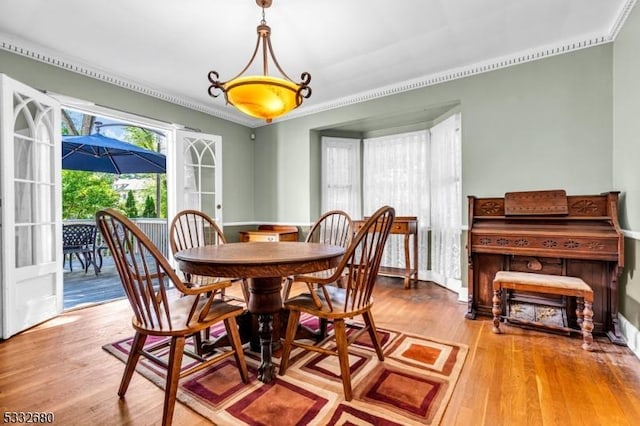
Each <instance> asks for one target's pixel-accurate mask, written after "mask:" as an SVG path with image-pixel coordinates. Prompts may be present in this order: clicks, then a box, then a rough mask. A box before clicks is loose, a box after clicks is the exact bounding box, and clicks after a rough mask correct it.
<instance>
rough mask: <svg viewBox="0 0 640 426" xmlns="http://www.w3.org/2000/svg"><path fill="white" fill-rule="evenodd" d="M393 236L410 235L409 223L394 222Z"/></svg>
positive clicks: (392, 226)
mask: <svg viewBox="0 0 640 426" xmlns="http://www.w3.org/2000/svg"><path fill="white" fill-rule="evenodd" d="M391 233H392V234H408V233H409V224H408V223H407V222H393V223H392V224H391Z"/></svg>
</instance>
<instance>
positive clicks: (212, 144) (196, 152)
mask: <svg viewBox="0 0 640 426" xmlns="http://www.w3.org/2000/svg"><path fill="white" fill-rule="evenodd" d="M221 148H222V138H221V137H220V136H218V135H208V134H205V133H198V132H190V131H185V130H178V131H176V164H177V167H176V173H175V175H176V177H175V182H176V189H177V193H178V196H177V197H176V206H177V211H180V210H183V209H194V210H199V211H202V212H204V213H206V214H207V215H209V216H210V217H212V218H214V219H215V220H216V222H218V224H220V225H221V226H222V149H221Z"/></svg>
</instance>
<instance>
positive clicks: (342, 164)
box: [322, 137, 362, 218]
mask: <svg viewBox="0 0 640 426" xmlns="http://www.w3.org/2000/svg"><path fill="white" fill-rule="evenodd" d="M322 188H323V190H322V211H323V212H326V211H329V210H336V209H339V210H344V211H345V212H347V213H348V214H349V215H350V216H351V217H352V218H359V217H360V216H361V214H362V213H361V209H360V206H361V198H360V140H359V139H347V138H330V137H323V138H322Z"/></svg>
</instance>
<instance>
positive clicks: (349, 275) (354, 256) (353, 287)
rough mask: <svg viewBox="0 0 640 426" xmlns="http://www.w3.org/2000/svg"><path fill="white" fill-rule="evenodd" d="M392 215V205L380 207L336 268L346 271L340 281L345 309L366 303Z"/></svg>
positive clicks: (380, 258) (371, 289)
mask: <svg viewBox="0 0 640 426" xmlns="http://www.w3.org/2000/svg"><path fill="white" fill-rule="evenodd" d="M394 218H395V210H394V209H393V207H390V206H384V207H381V208H380V209H378V210H377V211H376V212H375V213H374V214H373V215H372V216H371V217H370V218H369V219H368V220H367V221H366V223H365V224H364V225H363V226H362V228H360V230H359V231H358V233H357V234H356V236H355V237H353V240H352V241H351V244H350V245H349V248H348V249H347V251H346V253H345V254H344V257H343V258H342V261H341V264H340V266H338V268H337V270H338V271H341V270H346V271H347V272H346V274H345V275H346V276H345V277H344V278H343V281H342V283H343V286H344V288H345V289H346V298H345V301H344V305H343V307H342V308H343V309H344V312H348V311H355V310H358V309H360V308H362V307H364V306H365V305H367V304H368V303H369V301H370V299H371V294H372V292H373V286H374V284H375V282H376V278H377V275H378V269H379V268H380V262H381V261H382V253H383V251H384V246H385V243H386V241H387V237H388V236H389V233H390V231H391V224H392V223H393V219H394Z"/></svg>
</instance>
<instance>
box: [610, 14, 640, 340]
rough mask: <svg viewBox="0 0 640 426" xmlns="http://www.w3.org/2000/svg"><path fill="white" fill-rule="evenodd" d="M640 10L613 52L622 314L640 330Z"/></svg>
mask: <svg viewBox="0 0 640 426" xmlns="http://www.w3.org/2000/svg"><path fill="white" fill-rule="evenodd" d="M639 52H640V9H638V7H635V8H634V9H633V10H632V11H631V14H630V16H629V17H628V18H627V21H626V22H625V24H624V27H623V28H622V30H621V31H620V33H619V34H618V37H617V39H616V41H615V45H614V53H613V99H614V102H613V184H614V186H615V187H616V188H619V189H620V190H622V191H623V194H622V202H621V214H620V221H621V226H622V227H623V228H625V229H627V230H629V231H631V232H629V233H628V234H630V236H631V238H626V244H625V250H626V252H625V269H624V273H623V275H622V277H621V279H620V312H621V313H622V314H623V315H624V317H625V318H626V319H627V320H629V322H630V323H631V324H632V325H633V326H634V327H636V328H640V277H639V276H638V271H637V265H638V263H639V262H638V254H640V241H639V240H640V166H639V162H638V160H639V159H640V120H639V119H638V115H639V114H640V81H639V78H638V76H639V75H640V55H639V54H638V53H639Z"/></svg>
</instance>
